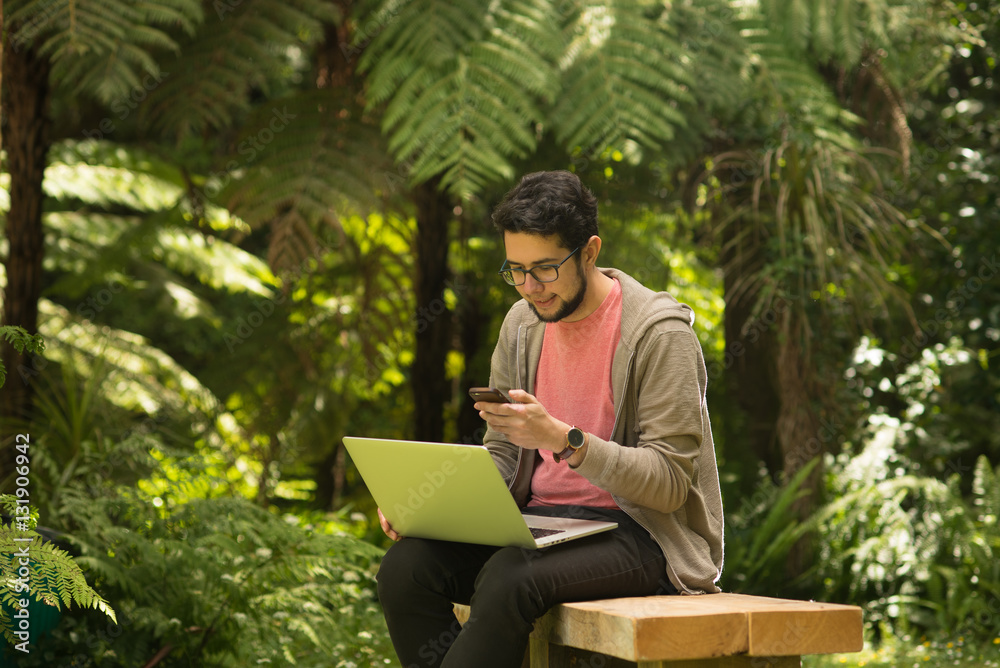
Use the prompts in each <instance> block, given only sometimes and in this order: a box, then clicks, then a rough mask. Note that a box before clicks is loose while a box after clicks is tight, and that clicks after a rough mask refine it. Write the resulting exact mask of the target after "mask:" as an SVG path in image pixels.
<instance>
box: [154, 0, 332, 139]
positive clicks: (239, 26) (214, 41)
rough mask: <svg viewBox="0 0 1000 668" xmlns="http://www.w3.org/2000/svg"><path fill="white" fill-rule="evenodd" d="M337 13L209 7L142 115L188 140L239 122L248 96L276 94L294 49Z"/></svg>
mask: <svg viewBox="0 0 1000 668" xmlns="http://www.w3.org/2000/svg"><path fill="white" fill-rule="evenodd" d="M337 16H338V14H337V13H336V12H335V9H334V5H333V4H331V3H328V2H323V1H322V0H295V2H284V1H281V0H247V1H245V2H238V3H230V4H225V3H223V4H222V8H220V9H219V11H216V12H210V13H209V15H208V17H207V19H206V25H205V27H204V29H202V30H200V31H199V32H198V34H197V36H196V37H195V39H193V40H191V41H189V42H187V43H185V44H184V45H183V48H182V49H181V52H180V55H179V56H178V58H177V59H176V60H175V61H173V62H164V63H163V68H164V69H165V70H166V74H165V75H164V76H163V77H162V82H161V83H160V84H159V85H158V86H157V87H156V88H155V89H154V90H153V91H151V92H150V94H149V101H148V103H147V104H145V105H143V107H142V109H141V114H142V118H143V120H146V121H148V122H150V123H151V124H152V126H153V128H154V129H156V130H158V131H162V132H165V133H167V134H168V135H170V136H175V137H178V138H183V137H187V136H191V135H199V134H201V133H203V132H205V131H207V130H217V129H219V128H223V127H227V126H231V125H234V124H237V122H238V120H239V119H240V117H241V116H242V115H243V114H245V113H246V112H247V111H248V110H249V109H250V93H251V91H253V90H258V91H261V92H263V93H264V94H270V93H272V92H273V89H274V88H275V86H276V85H278V82H280V81H282V78H283V77H284V76H285V75H286V74H287V70H288V68H289V67H290V62H289V55H288V54H289V50H290V49H292V48H293V47H295V48H298V47H305V46H309V45H311V44H313V43H315V42H317V41H319V40H320V39H322V35H323V25H324V24H327V23H331V22H332V21H333V20H334V19H335V18H336V17H337Z"/></svg>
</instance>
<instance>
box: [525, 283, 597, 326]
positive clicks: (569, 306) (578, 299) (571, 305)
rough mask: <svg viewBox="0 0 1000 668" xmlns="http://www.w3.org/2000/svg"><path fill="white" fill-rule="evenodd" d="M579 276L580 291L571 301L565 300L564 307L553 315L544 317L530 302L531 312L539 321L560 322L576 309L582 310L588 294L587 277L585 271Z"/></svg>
mask: <svg viewBox="0 0 1000 668" xmlns="http://www.w3.org/2000/svg"><path fill="white" fill-rule="evenodd" d="M577 275H578V276H579V277H580V289H579V290H577V291H576V293H575V294H574V295H573V296H571V297H570V298H569V299H565V300H563V302H562V305H561V306H560V307H559V308H557V309H556V310H555V312H554V313H552V314H551V315H543V314H542V313H539V311H538V309H537V308H535V305H534V304H533V303H531V302H530V301H529V302H528V306H530V307H531V310H532V311H534V313H535V315H536V316H538V319H539V320H541V321H542V322H558V321H559V320H562V319H563V318H565V317H567V316H570V315H572V314H573V312H574V311H576V309H578V308H580V304H582V303H583V297H584V295H586V294H587V276H586V274H584V272H583V271H580V272H579V273H578V274H577Z"/></svg>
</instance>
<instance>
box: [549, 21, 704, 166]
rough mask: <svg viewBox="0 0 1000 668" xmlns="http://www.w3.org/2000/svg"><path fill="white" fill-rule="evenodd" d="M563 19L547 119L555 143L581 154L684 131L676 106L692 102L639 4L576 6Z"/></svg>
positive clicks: (673, 50)
mask: <svg viewBox="0 0 1000 668" xmlns="http://www.w3.org/2000/svg"><path fill="white" fill-rule="evenodd" d="M568 16H569V17H570V21H569V24H568V26H567V28H566V30H567V34H568V39H569V43H568V48H567V50H566V56H565V57H564V59H563V62H562V67H563V68H564V85H563V90H562V93H561V94H560V96H559V102H558V103H557V104H556V106H555V108H554V109H553V110H552V113H551V114H550V118H551V119H552V120H551V123H552V126H553V127H554V128H555V133H556V138H557V139H558V140H559V141H560V142H561V143H563V144H565V145H566V146H568V147H570V148H572V147H578V146H580V147H584V148H585V149H593V148H601V149H603V148H604V147H605V146H608V145H612V144H617V143H620V142H622V141H625V140H629V139H631V140H634V141H637V142H638V143H640V144H642V145H645V146H658V145H659V144H661V143H662V142H664V141H668V140H670V139H672V138H673V136H674V134H675V129H676V128H677V127H683V125H684V124H685V120H684V115H683V114H680V113H678V112H677V110H676V108H675V106H676V105H677V104H678V103H684V102H688V101H690V100H691V95H690V93H689V92H688V89H689V84H690V82H689V81H688V77H687V75H686V73H685V72H684V71H683V69H682V68H681V67H680V56H681V54H682V49H681V48H680V45H679V44H678V42H677V41H676V40H675V39H674V38H672V37H671V36H670V35H669V34H668V32H667V31H666V30H665V29H664V27H663V26H661V25H660V24H659V21H658V19H657V18H655V17H650V16H647V8H646V6H645V5H643V4H642V3H637V2H619V3H615V4H614V5H610V6H607V5H603V4H602V5H597V4H589V3H578V5H577V6H576V8H575V11H573V12H571V13H569V15H568Z"/></svg>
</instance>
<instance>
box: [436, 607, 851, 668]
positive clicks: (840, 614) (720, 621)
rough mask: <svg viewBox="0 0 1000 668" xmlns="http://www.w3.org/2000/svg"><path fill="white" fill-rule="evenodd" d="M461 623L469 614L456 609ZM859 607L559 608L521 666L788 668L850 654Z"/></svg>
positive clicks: (540, 624)
mask: <svg viewBox="0 0 1000 668" xmlns="http://www.w3.org/2000/svg"><path fill="white" fill-rule="evenodd" d="M455 614H456V616H457V617H458V619H459V621H460V622H462V623H465V621H466V620H467V619H468V617H469V608H468V606H465V605H458V604H456V605H455ZM862 645H863V637H862V619H861V608H859V607H857V606H853V605H838V604H833V603H815V602H811V601H792V600H787V599H779V598H767V597H762V596H747V595H745V594H709V595H705V596H650V597H646V598H618V599H609V600H605V601H587V602H583V603H564V604H562V605H558V606H556V607H554V608H553V609H552V610H550V611H549V612H548V613H546V614H545V615H544V616H543V617H541V618H540V619H539V620H537V621H536V622H535V628H534V631H532V634H531V639H530V644H529V647H528V654H527V656H525V662H524V666H525V667H526V668H563V667H565V666H574V667H575V668H625V667H627V666H637V667H638V668H791V667H792V666H796V667H797V666H801V665H802V662H801V657H802V656H803V655H806V654H835V653H840V652H857V651H860V650H861V648H862Z"/></svg>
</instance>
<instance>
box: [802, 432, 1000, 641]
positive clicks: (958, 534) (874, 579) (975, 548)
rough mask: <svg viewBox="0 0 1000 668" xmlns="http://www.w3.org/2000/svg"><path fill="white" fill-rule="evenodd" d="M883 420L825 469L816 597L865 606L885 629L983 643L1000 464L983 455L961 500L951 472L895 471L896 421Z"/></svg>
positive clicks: (901, 465) (995, 581) (997, 600)
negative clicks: (849, 454)
mask: <svg viewBox="0 0 1000 668" xmlns="http://www.w3.org/2000/svg"><path fill="white" fill-rule="evenodd" d="M881 422H882V425H881V428H880V429H877V430H876V432H875V434H874V436H873V437H872V438H871V439H870V440H869V442H868V443H867V445H866V447H865V448H864V450H863V451H862V452H861V453H859V454H858V455H855V456H854V457H853V458H844V459H843V460H842V461H840V462H839V463H838V464H837V465H836V466H835V467H833V468H835V472H834V473H833V474H832V476H831V479H830V484H831V487H832V489H831V490H830V491H831V493H832V495H833V496H834V497H835V498H836V500H835V501H833V502H831V503H830V504H828V505H827V506H826V507H824V508H823V509H821V510H820V511H819V512H818V513H817V515H816V517H817V519H818V520H819V523H820V524H819V525H820V527H821V528H822V538H821V541H820V544H821V545H822V549H821V554H820V558H819V559H817V560H816V566H815V567H814V571H813V572H814V574H815V576H816V578H817V580H818V581H819V582H821V583H822V587H823V594H822V595H823V596H824V597H825V598H827V599H828V600H838V601H839V600H843V601H848V602H853V603H857V604H860V605H863V606H864V607H865V608H866V621H867V622H868V623H869V624H870V625H872V626H873V627H875V628H881V629H885V631H886V632H888V633H893V634H897V635H902V634H906V633H910V634H911V635H913V634H915V633H928V634H937V633H940V632H942V631H943V632H947V633H965V634H967V635H969V636H970V637H971V638H978V639H983V640H986V639H990V640H991V639H992V637H993V634H994V633H995V629H996V626H997V620H998V618H1000V566H998V556H1000V529H998V526H997V519H996V518H997V514H998V511H1000V494H998V493H997V482H998V478H1000V468H998V469H996V470H994V469H993V467H992V466H991V465H990V464H989V462H988V460H987V459H986V458H985V457H981V458H980V459H979V460H978V462H977V464H976V466H975V469H974V476H973V486H972V493H971V495H970V496H969V497H968V498H963V496H962V493H961V489H960V482H961V479H960V476H959V475H958V474H957V473H956V474H954V475H952V476H951V477H950V478H949V480H948V481H947V482H942V481H940V480H937V479H936V478H931V477H926V476H919V475H907V474H905V473H903V472H904V471H905V470H906V468H907V464H908V463H907V462H906V461H905V459H904V458H903V457H902V456H901V455H899V454H898V453H897V452H896V449H895V439H896V438H898V436H899V431H898V430H899V429H900V425H899V423H898V421H895V420H892V419H888V418H886V419H884V420H882V421H881Z"/></svg>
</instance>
